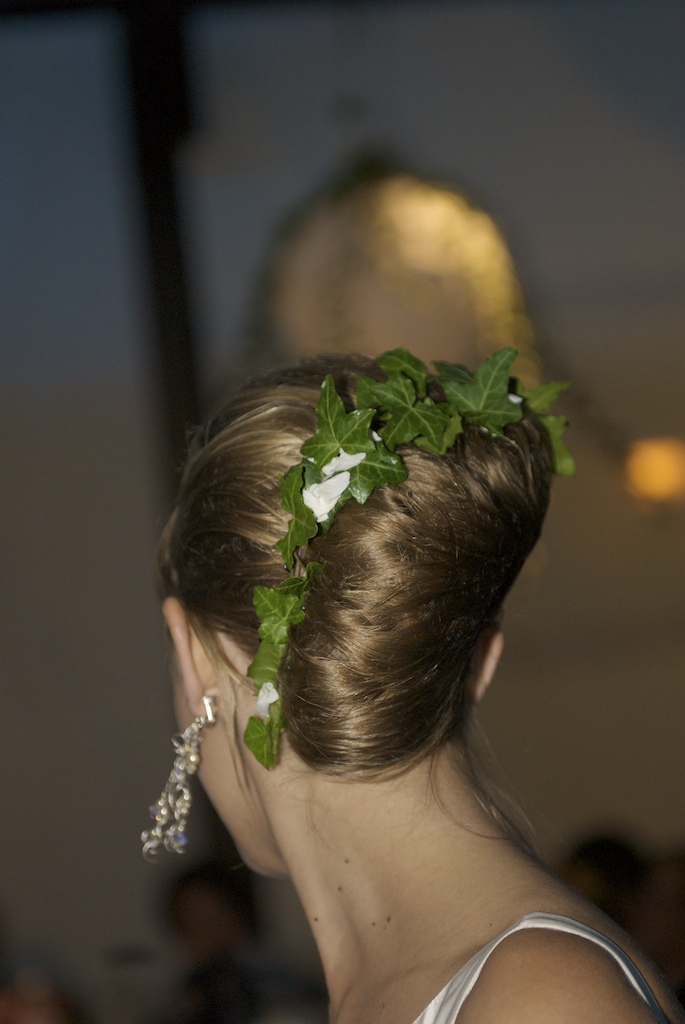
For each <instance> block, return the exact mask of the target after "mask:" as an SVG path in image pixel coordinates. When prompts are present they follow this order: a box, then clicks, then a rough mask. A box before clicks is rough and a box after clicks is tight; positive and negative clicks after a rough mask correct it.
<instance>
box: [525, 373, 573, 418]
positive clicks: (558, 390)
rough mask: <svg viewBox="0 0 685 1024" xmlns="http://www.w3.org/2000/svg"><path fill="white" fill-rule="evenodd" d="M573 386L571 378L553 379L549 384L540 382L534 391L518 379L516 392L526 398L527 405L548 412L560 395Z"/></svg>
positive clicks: (533, 409) (535, 410) (541, 411)
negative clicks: (529, 389)
mask: <svg viewBox="0 0 685 1024" xmlns="http://www.w3.org/2000/svg"><path fill="white" fill-rule="evenodd" d="M570 387H571V381H570V380H553V381H550V382H549V384H540V385H539V386H538V387H536V388H533V390H532V391H528V390H526V388H525V386H524V385H523V384H522V383H521V381H520V380H517V381H516V394H517V395H520V396H521V398H523V399H524V401H525V403H526V405H527V406H528V408H529V409H531V410H532V411H533V412H536V413H538V415H540V413H543V412H547V410H548V409H549V407H550V406H551V405H553V404H554V402H556V400H557V398H558V397H559V395H561V394H563V392H564V391H566V390H567V388H570Z"/></svg>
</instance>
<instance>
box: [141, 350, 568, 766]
mask: <svg viewBox="0 0 685 1024" xmlns="http://www.w3.org/2000/svg"><path fill="white" fill-rule="evenodd" d="M327 373H330V374H332V375H333V378H334V380H335V384H336V390H337V392H338V394H339V395H340V397H341V398H342V400H343V402H344V404H345V406H346V408H347V409H348V411H349V410H351V409H352V408H354V402H353V397H354V379H355V376H356V375H358V374H361V373H364V374H366V375H368V376H373V377H374V378H376V379H378V380H383V379H385V375H384V374H383V372H382V371H381V370H380V368H379V367H378V365H377V364H376V363H375V362H373V361H372V360H370V359H366V358H364V357H351V356H344V357H343V356H339V357H336V356H329V357H318V358H315V359H312V360H307V361H305V362H303V363H300V364H298V365H297V366H295V367H293V368H291V369H289V370H285V371H282V372H280V373H275V374H273V375H272V376H270V377H266V378H262V379H260V380H257V381H255V382H253V383H251V384H249V385H247V386H246V387H245V388H244V389H243V390H242V391H240V392H238V393H237V394H236V395H234V396H233V397H231V398H230V399H229V400H228V401H227V402H226V403H225V405H224V406H223V407H222V408H221V409H220V410H219V411H218V413H217V414H216V415H215V416H214V417H212V418H211V419H210V420H209V421H208V423H207V425H206V427H205V429H204V430H201V431H199V432H198V433H196V434H195V436H194V438H193V439H192V442H191V445H190V451H189V456H188V462H187V466H186V469H185V472H184V475H183V478H182V482H181V487H180V493H179V498H178V502H177V506H176V508H175V511H174V512H173V514H172V516H171V518H170V520H169V523H168V525H167V527H166V530H165V532H164V535H163V537H162V541H161V545H160V571H161V581H162V590H163V594H164V596H169V595H173V596H175V597H177V598H178V599H179V600H180V601H181V603H182V604H183V606H184V607H185V609H186V612H187V614H188V616H189V618H190V621H191V623H192V625H193V626H194V628H195V629H196V631H197V633H198V635H199V636H200V637H201V638H202V640H203V642H204V643H205V645H206V647H207V649H208V651H210V653H212V652H213V654H214V656H215V657H221V652H222V650H223V649H222V648H221V646H220V644H218V643H217V634H219V633H225V634H227V635H228V636H230V637H231V638H232V639H233V640H234V641H235V642H236V643H238V644H239V646H240V647H242V648H243V649H244V650H245V651H246V652H247V653H248V654H254V653H255V651H256V649H257V646H258V636H257V627H258V619H257V616H256V613H255V610H254V607H253V603H252V598H253V592H254V588H255V586H256V585H257V584H263V585H265V586H274V585H276V584H277V583H279V582H281V580H283V579H284V578H285V575H286V571H285V569H284V566H283V564H282V560H281V556H280V554H279V551H278V549H277V548H276V547H275V544H276V542H277V541H278V540H280V539H281V537H283V535H284V534H285V532H286V529H287V525H286V524H287V520H288V516H287V514H286V513H285V512H284V511H283V509H282V507H281V504H280V493H279V476H280V475H282V474H284V473H285V472H286V471H287V470H288V469H289V468H290V466H292V465H294V464H295V463H297V462H299V460H300V458H301V456H300V453H299V449H300V446H301V445H302V443H303V441H304V440H305V439H306V438H308V437H311V435H312V434H313V433H314V431H315V430H316V414H315V407H316V405H317V402H318V400H319V396H320V387H321V383H322V381H323V379H324V377H325V375H326V374H327ZM436 387H437V385H436ZM432 397H434V398H435V399H436V400H442V397H443V396H442V394H441V392H440V391H439V389H438V393H437V394H435V395H433V396H432ZM398 451H399V454H400V455H401V456H402V458H403V460H404V462H405V465H406V467H407V470H408V478H407V480H406V481H405V482H404V483H402V484H399V485H396V486H383V487H378V488H376V490H374V492H373V493H372V494H371V497H370V498H369V500H368V501H367V503H366V504H365V505H358V504H357V503H356V502H355V501H354V500H353V499H352V500H350V501H348V502H347V503H346V504H345V505H344V506H343V507H342V508H341V509H340V510H339V511H338V512H337V513H336V516H335V521H334V523H333V525H332V527H331V529H330V531H329V533H328V534H327V535H326V536H325V537H320V538H317V539H316V540H315V541H314V542H313V543H312V544H311V545H310V546H309V547H308V548H306V549H302V550H301V552H300V561H301V564H302V565H306V563H307V562H308V561H310V560H312V559H316V560H319V561H321V562H323V563H324V565H325V569H324V571H323V572H322V573H321V574H320V575H319V576H317V577H316V578H315V579H314V581H313V583H312V586H311V588H310V590H309V592H308V594H307V599H306V615H305V618H304V620H303V621H302V622H301V623H300V624H298V625H297V626H294V627H291V629H290V634H289V642H288V647H287V650H286V655H285V657H284V659H283V661H282V663H281V669H280V673H279V678H278V689H279V693H280V697H281V704H282V708H283V713H284V716H285V721H286V733H285V735H286V736H287V739H288V742H289V743H290V745H291V747H292V748H293V749H294V751H295V752H296V753H297V755H298V756H299V757H300V758H301V759H302V760H303V761H304V762H305V763H306V764H307V765H309V766H310V767H312V768H315V769H319V770H322V771H326V772H329V773H331V774H337V775H369V774H377V773H379V772H382V771H384V770H388V769H395V770H398V769H402V768H404V767H409V766H410V765H411V764H413V763H415V762H417V761H418V760H420V759H421V758H423V757H425V756H426V755H427V754H430V753H432V752H433V751H435V750H437V748H438V747H440V746H441V745H442V744H444V743H446V742H448V741H450V740H453V739H458V738H463V736H464V727H465V725H466V722H467V719H468V710H469V707H470V700H469V693H468V686H467V681H468V677H469V669H470V665H471V660H472V655H473V653H474V649H475V647H476V644H477V642H478V639H479V637H480V636H481V635H482V634H483V632H484V631H486V630H487V629H488V628H491V627H493V626H494V625H495V624H496V621H497V617H498V613H499V609H500V606H501V604H502V601H503V599H504V596H505V594H506V593H507V591H508V590H509V588H510V587H511V585H512V583H513V582H514V579H515V578H516V575H517V574H518V572H519V569H520V568H521V565H522V564H523V561H524V559H525V558H526V556H527V555H528V553H529V552H530V550H531V549H532V547H533V545H534V544H535V542H536V540H537V538H538V536H539V533H540V528H541V525H542V520H543V517H544V514H545V511H546V508H547V504H548V498H549V483H550V454H549V449H548V442H547V436H546V433H545V431H544V430H543V429H542V428H541V426H540V424H539V422H538V421H537V419H536V418H535V417H534V416H533V415H530V414H527V413H525V412H524V415H523V418H522V419H521V420H520V421H519V422H518V423H514V424H511V425H509V426H507V427H506V429H505V436H504V437H493V436H491V435H490V434H488V433H487V432H485V431H484V430H482V429H481V428H479V427H476V426H472V425H468V426H466V429H465V431H464V433H463V434H461V435H460V436H459V437H457V440H456V443H455V444H454V446H453V448H451V449H450V451H448V453H447V454H446V455H444V456H439V455H434V454H432V453H430V452H428V451H424V450H422V449H419V448H416V447H414V446H413V445H406V446H402V447H401V448H399V449H398Z"/></svg>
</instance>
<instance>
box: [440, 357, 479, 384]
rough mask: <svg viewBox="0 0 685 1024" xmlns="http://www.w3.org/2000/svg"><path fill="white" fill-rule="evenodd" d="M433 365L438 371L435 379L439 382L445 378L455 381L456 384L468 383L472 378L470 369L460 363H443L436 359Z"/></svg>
mask: <svg viewBox="0 0 685 1024" xmlns="http://www.w3.org/2000/svg"><path fill="white" fill-rule="evenodd" d="M433 365H434V366H435V368H436V370H437V371H438V376H437V378H436V380H438V381H439V382H440V383H441V384H442V383H443V381H446V380H452V381H455V382H456V383H457V384H469V383H470V382H471V381H472V380H473V374H472V373H471V371H470V370H467V368H466V367H465V366H462V364H461V363H443V362H441V361H439V360H438V361H437V362H436V363H434V364H433Z"/></svg>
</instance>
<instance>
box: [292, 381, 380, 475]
mask: <svg viewBox="0 0 685 1024" xmlns="http://www.w3.org/2000/svg"><path fill="white" fill-rule="evenodd" d="M316 414H317V419H318V426H317V429H316V433H315V434H314V436H313V437H310V438H308V440H306V441H305V442H304V444H303V445H302V447H301V448H300V451H301V452H302V455H304V457H305V458H306V459H310V460H311V461H312V463H313V465H314V468H315V469H316V470H318V472H319V473H320V472H321V471H322V469H323V468H324V466H326V465H328V463H329V462H330V461H331V460H332V459H334V458H335V457H336V456H337V455H339V454H340V449H341V448H344V450H345V451H346V452H347V454H348V455H357V454H358V453H359V452H369V451H372V450H373V441H372V440H371V437H370V436H369V428H370V426H371V421H372V419H373V415H374V413H373V409H365V410H364V411H361V412H360V411H359V410H358V409H353V410H352V412H345V406H344V405H343V403H342V399H341V398H340V397H339V395H338V394H337V393H336V390H335V385H334V384H333V378H332V377H331V376H330V375H329V376H328V377H326V379H325V380H324V382H323V384H322V385H321V398H320V399H319V404H318V405H317V407H316Z"/></svg>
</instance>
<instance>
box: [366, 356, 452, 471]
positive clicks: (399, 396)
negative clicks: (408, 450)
mask: <svg viewBox="0 0 685 1024" xmlns="http://www.w3.org/2000/svg"><path fill="white" fill-rule="evenodd" d="M372 391H373V394H374V395H375V397H376V399H377V401H378V402H379V405H380V417H381V418H382V419H384V420H386V423H385V426H383V427H381V429H380V436H381V437H382V439H383V443H384V444H385V446H386V447H387V448H388V449H389V450H390V451H391V452H393V451H394V450H395V448H396V447H397V445H398V444H408V443H409V441H413V440H414V438H415V437H417V436H418V435H419V434H425V435H426V436H427V437H429V438H431V440H433V439H435V440H436V441H437V438H438V437H439V438H442V434H443V432H444V429H445V423H446V416H445V414H444V412H442V411H441V410H440V409H439V408H438V406H436V404H435V403H434V402H433V401H431V399H430V398H425V399H423V400H422V401H419V402H417V399H416V388H415V385H414V383H413V381H411V380H409V379H408V378H407V377H402V376H400V375H399V374H396V375H394V376H392V377H390V379H389V380H387V381H385V382H384V383H382V384H380V383H376V382H375V383H374V387H373V389H372Z"/></svg>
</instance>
